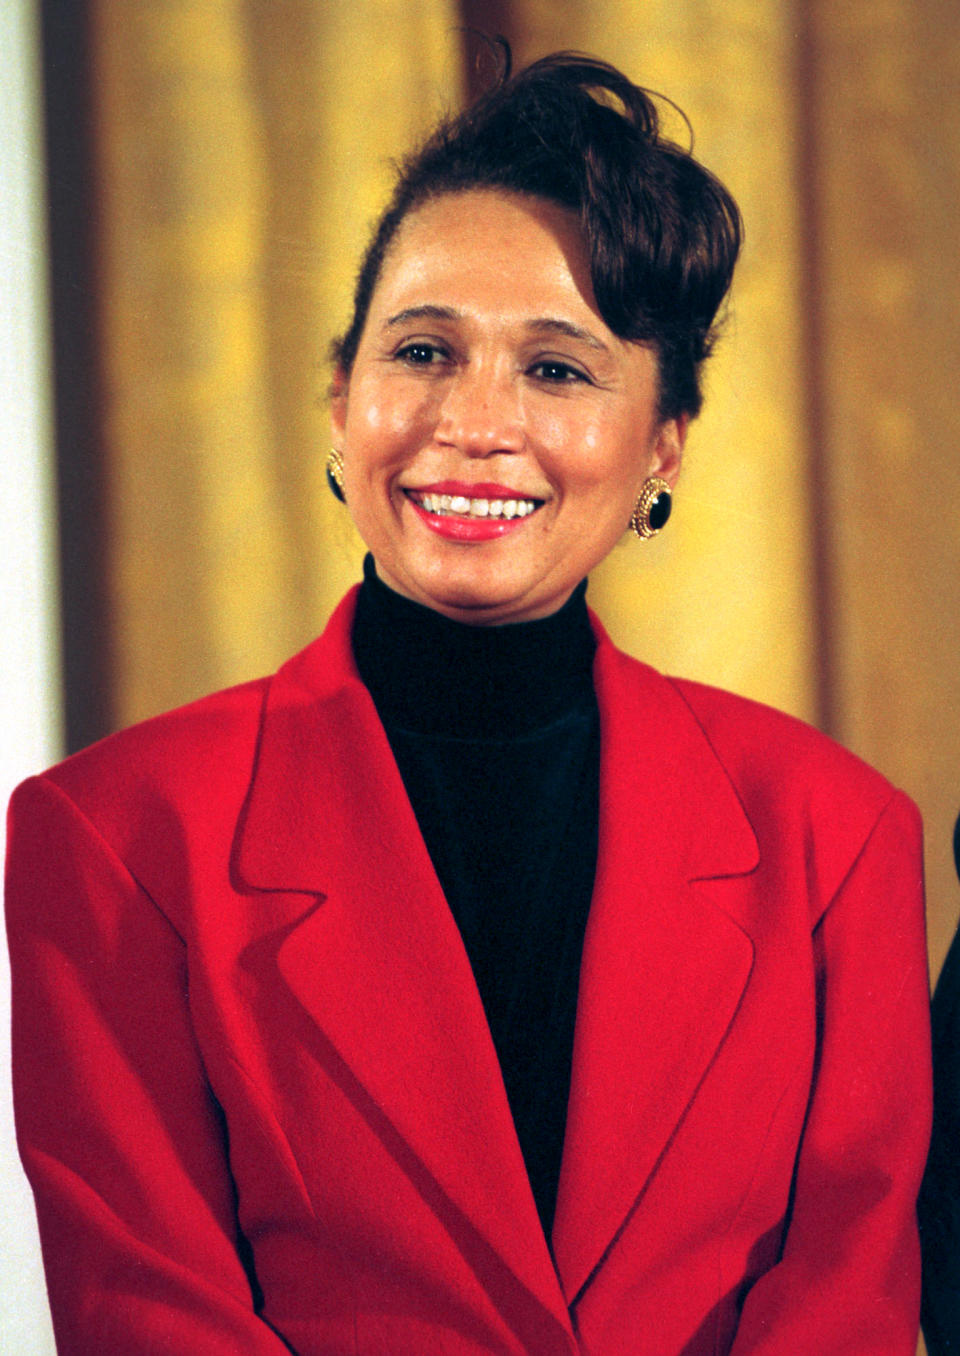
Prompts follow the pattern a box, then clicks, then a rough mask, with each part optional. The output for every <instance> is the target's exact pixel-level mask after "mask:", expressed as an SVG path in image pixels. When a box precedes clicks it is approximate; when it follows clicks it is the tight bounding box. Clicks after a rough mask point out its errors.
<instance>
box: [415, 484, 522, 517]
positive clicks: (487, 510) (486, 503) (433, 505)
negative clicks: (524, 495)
mask: <svg viewBox="0 0 960 1356" xmlns="http://www.w3.org/2000/svg"><path fill="white" fill-rule="evenodd" d="M406 495H407V498H408V499H411V500H412V501H413V503H415V504H417V505H419V507H420V508H422V509H424V510H426V512H427V513H433V514H437V515H439V516H441V517H454V518H506V519H508V520H509V519H511V518H526V517H528V516H529V515H530V514H531V513H534V512H536V510H537V509H538V508H539V507H540V504H541V502H542V501H541V500H537V499H468V498H467V497H466V495H462V494H422V493H419V492H418V491H416V490H407V491H406Z"/></svg>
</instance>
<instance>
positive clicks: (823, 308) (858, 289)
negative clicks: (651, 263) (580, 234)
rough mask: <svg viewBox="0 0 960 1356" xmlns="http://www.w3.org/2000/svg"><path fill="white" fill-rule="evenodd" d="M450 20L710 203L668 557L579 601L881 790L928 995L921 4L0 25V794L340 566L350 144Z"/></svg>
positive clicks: (933, 435) (945, 541)
mask: <svg viewBox="0 0 960 1356" xmlns="http://www.w3.org/2000/svg"><path fill="white" fill-rule="evenodd" d="M471 28H472V29H479V30H482V31H484V32H487V33H501V34H503V35H505V36H506V37H507V38H509V39H510V41H511V43H512V45H513V50H514V56H515V60H516V62H517V64H520V65H522V64H525V63H526V62H527V61H529V60H531V59H533V58H535V57H537V56H540V55H542V54H544V53H546V52H549V51H553V50H556V49H558V48H577V49H581V50H585V51H588V52H591V53H593V54H595V55H597V56H600V57H604V58H606V59H608V60H611V61H614V62H615V63H616V64H618V65H619V66H621V67H622V68H623V69H624V70H625V71H626V72H627V73H628V74H629V75H630V76H631V77H632V78H633V79H635V80H637V81H638V82H639V83H641V84H644V85H646V86H648V87H650V88H652V89H655V90H658V91H662V92H663V93H664V94H666V95H668V96H669V97H670V98H671V99H672V100H674V101H675V102H676V103H677V104H679V105H680V107H681V108H683V109H684V110H685V112H686V113H687V114H688V116H689V118H690V120H691V122H692V124H693V127H694V131H695V137H696V140H695V150H696V153H697V155H698V156H699V157H700V158H701V159H702V160H703V161H704V162H705V163H706V164H707V165H708V166H709V167H710V168H711V169H713V170H714V171H715V172H716V173H718V174H719V175H720V177H721V178H722V179H723V180H724V181H725V182H726V183H727V184H728V185H729V187H730V188H731V189H732V191H733V192H734V194H735V196H736V197H737V198H738V200H739V202H740V205H741V208H742V211H743V214H744V218H745V221H746V232H747V234H746V246H745V250H744V255H743V260H742V264H741V267H740V272H739V276H738V279H737V281H736V283H735V286H734V294H733V300H732V304H731V308H730V315H729V320H728V323H727V329H726V333H725V337H724V339H723V341H722V344H721V345H720V347H719V349H718V352H717V355H716V357H715V358H714V360H713V365H712V368H711V369H710V371H709V372H708V375H707V381H706V389H707V399H706V407H705V412H704V414H703V416H702V418H701V419H700V420H699V421H698V423H697V424H696V425H695V426H694V428H693V431H692V434H691V437H690V440H689V445H688V456H687V463H686V467H685V471H684V475H683V478H682V480H681V484H680V489H679V492H678V494H677V496H676V511H675V514H674V517H673V519H672V520H671V523H670V528H669V531H668V532H666V533H664V534H663V536H662V537H660V538H658V539H657V540H656V541H655V542H652V543H648V544H646V545H643V546H641V545H640V544H639V543H637V542H636V541H631V542H625V543H624V545H623V546H621V547H619V548H617V550H616V551H615V552H614V554H613V556H612V557H611V559H610V560H609V561H608V562H607V563H606V565H605V566H604V567H603V569H602V570H601V571H598V572H597V574H596V576H595V577H594V579H593V580H592V582H591V586H590V594H589V598H590V601H591V603H592V605H593V606H594V607H595V608H596V609H597V610H598V611H599V613H600V614H601V616H602V617H603V619H604V620H605V622H606V623H607V624H608V626H609V628H610V629H611V630H612V632H613V634H614V637H615V638H616V639H617V640H618V641H619V642H620V643H621V644H622V645H624V646H625V647H626V648H627V649H629V650H631V651H632V652H634V653H636V654H637V655H639V656H641V657H643V658H644V659H647V660H649V661H650V662H652V663H654V664H656V665H658V666H659V667H662V668H665V669H667V670H669V671H671V672H674V673H679V674H683V675H685V676H690V677H695V678H699V679H703V680H705V681H708V682H712V683H716V684H719V685H721V686H724V687H728V688H732V689H734V690H736V691H738V692H742V693H745V694H747V695H749V696H752V697H756V698H759V699H760V700H763V701H767V702H770V703H772V704H774V705H777V706H780V707H784V708H786V709H787V710H790V711H792V712H794V713H796V714H797V715H799V716H801V717H803V718H804V719H806V720H809V721H812V722H813V723H814V724H816V725H818V726H820V727H821V728H822V729H824V730H825V731H827V732H828V733H829V734H831V735H833V736H834V737H836V738H838V739H839V740H841V741H842V742H843V743H845V744H847V745H848V746H849V747H850V748H852V749H853V750H855V752H857V753H859V754H860V755H861V756H862V757H864V758H865V759H867V760H868V761H869V762H871V763H873V764H875V765H876V766H877V767H879V768H880V769H881V770H882V771H883V772H884V773H886V775H887V776H888V777H890V778H891V779H892V780H893V781H894V782H896V783H897V784H898V785H900V786H902V787H903V788H904V789H905V790H906V791H908V792H909V794H911V795H912V796H913V797H914V798H915V799H916V800H917V801H918V802H919V804H920V806H921V809H922V810H923V814H924V819H925V822H926V826H927V851H928V858H927V869H928V888H929V935H930V957H931V971H932V975H933V976H934V977H935V975H936V973H937V971H938V969H939V966H940V964H941V962H942V959H943V956H944V954H945V951H946V948H947V945H948V942H949V939H950V937H951V936H952V933H953V930H954V927H955V925H956V919H957V913H958V909H960V886H958V884H957V881H956V879H955V877H954V874H953V867H952V860H951V849H950V839H951V830H952V825H953V821H954V819H955V818H956V815H957V812H958V810H960V457H958V447H960V402H958V400H957V398H956V394H955V392H956V382H957V377H956V373H957V370H958V367H960V270H958V267H957V253H958V246H960V119H958V114H957V110H958V108H960V19H958V15H957V9H956V0H845V3H841V4H837V3H834V0H491V2H490V3H483V2H482V0H459V2H458V0H416V3H411V2H410V0H349V3H348V0H86V3H82V2H81V0H43V2H41V0H4V3H3V4H2V5H0V88H2V90H3V99H2V101H0V104H2V107H0V118H2V120H3V128H2V136H0V157H2V165H0V169H2V174H0V180H2V186H0V193H2V199H0V211H2V216H0V230H2V245H0V268H2V270H3V273H2V278H0V289H2V290H0V296H2V301H0V305H2V308H3V310H2V326H3V330H2V341H0V371H2V373H3V391H4V397H3V398H4V415H3V420H2V427H0V443H2V446H0V530H2V539H0V557H2V560H3V576H4V577H3V584H2V588H0V606H2V613H0V617H2V625H3V635H4V647H3V649H4V653H3V655H2V657H0V662H2V670H0V674H2V681H3V685H4V686H3V691H4V699H5V700H4V716H3V720H4V737H3V764H2V769H0V775H2V780H3V785H2V787H0V791H2V792H3V793H4V795H5V794H6V793H7V792H8V791H9V790H10V789H11V788H12V785H13V783H14V781H15V780H17V779H18V778H19V777H20V776H22V775H26V774H27V773H28V772H31V771H35V770H37V769H38V768H39V767H40V766H42V765H43V764H44V763H48V762H50V761H52V760H53V759H54V758H56V757H58V756H60V755H61V753H63V752H66V751H70V750H72V749H75V748H78V747H81V746H82V745H84V744H86V743H89V742H91V741H92V740H94V739H96V738H99V737H100V736H102V735H104V734H107V733H108V732H109V731H110V730H113V729H116V728H117V727H119V726H122V725H126V724H129V723H130V722H131V721H134V720H138V719H141V718H142V717H145V716H148V715H150V714H152V713H154V712H157V711H159V710H162V709H164V708H166V707H170V706H173V705H175V704H178V703H180V702H184V701H187V700H189V699H191V698H193V697H196V696H198V695H200V694H201V693H203V692H206V691H209V690H210V689H213V688H216V687H221V686H224V685H226V684H229V683H233V682H237V681H240V680H242V679H246V678H249V677H252V676H255V675H257V674H261V673H263V672H265V671H268V670H270V669H272V668H274V667H276V666H277V664H278V663H280V662H281V661H282V660H283V659H284V658H286V657H287V656H288V655H289V654H290V653H292V652H293V651H294V650H296V649H297V648H299V647H300V646H302V645H304V644H305V643H306V642H307V641H308V640H309V639H311V638H312V637H313V636H314V635H315V634H316V633H317V631H319V630H320V629H321V627H322V626H323V624H324V622H325V620H326V618H327V616H328V615H329V613H330V611H331V610H332V607H333V605H334V603H335V602H336V601H337V600H338V598H339V597H340V596H341V594H342V593H343V591H344V590H345V588H346V587H347V586H348V585H349V584H350V583H351V582H353V581H354V580H355V579H356V578H357V577H358V571H359V562H360V559H361V556H362V548H361V546H360V543H359V541H358V539H357V538H356V536H355V534H354V533H353V531H352V528H351V527H350V526H349V523H348V520H347V518H346V514H345V511H344V510H343V509H342V507H341V506H340V505H338V504H337V503H336V502H335V501H334V500H333V499H332V497H331V496H330V495H329V493H328V491H327V489H326V486H325V483H324V474H323V464H324V458H325V455H326V452H327V448H328V446H329V441H328V437H327V413H326V408H325V402H326V388H327V385H328V381H329V376H330V373H329V369H328V367H327V364H326V352H327V348H328V345H329V341H330V339H331V337H332V336H333V335H334V334H336V333H337V332H338V331H339V330H340V329H342V328H343V327H344V326H345V324H346V321H347V318H348V305H349V297H350V293H351V288H352V280H353V273H354V269H355V267H356V263H357V259H358V254H359V252H360V250H361V249H362V247H363V245H364V243H365V241H366V238H367V233H368V230H369V226H370V223H371V221H372V219H373V218H374V216H375V215H376V213H377V210H378V208H379V206H380V205H381V204H382V202H383V199H384V195H385V193H386V191H387V188H388V185H389V182H390V158H391V157H392V156H396V155H398V154H400V153H401V152H402V151H403V150H404V149H405V148H407V147H408V146H409V145H410V143H411V141H412V140H413V139H415V138H416V137H417V136H418V135H419V134H420V133H421V132H422V131H423V130H424V129H425V128H426V127H427V126H428V125H429V124H430V122H431V120H432V119H433V118H434V117H435V115H436V114H437V112H438V111H440V110H441V109H447V108H456V107H459V106H460V105H461V104H462V102H463V101H464V99H465V98H467V97H469V95H470V93H471V92H472V91H475V90H476V89H477V88H478V87H480V86H481V85H482V84H483V82H484V79H485V77H486V76H487V75H489V61H488V60H485V59H484V58H483V55H482V48H481V45H480V44H478V42H477V41H476V39H475V38H474V37H472V36H471V35H470V33H469V32H466V31H465V30H469V29H471ZM668 127H669V128H670V129H671V131H672V132H673V134H674V135H675V136H676V137H677V138H678V139H681V140H685V138H686V135H687V134H686V131H685V128H684V126H683V124H682V122H681V121H680V120H679V118H677V117H675V116H673V115H669V110H668ZM557 135H558V136H560V137H562V135H563V129H562V128H558V129H557ZM6 983H7V976H6V973H5V972H4V975H3V984H4V986H6ZM4 993H6V989H4ZM4 1001H6V999H4ZM4 1025H5V1023H4ZM5 1082H6V1080H5ZM2 1133H3V1162H2V1173H0V1229H2V1231H3V1238H2V1240H0V1252H2V1254H3V1256H4V1258H5V1265H4V1267H3V1269H2V1272H3V1274H2V1276H0V1285H2V1287H3V1293H2V1297H0V1334H2V1340H0V1347H2V1348H3V1350H10V1351H11V1352H12V1351H17V1352H24V1353H31V1354H33V1353H36V1354H37V1356H44V1354H45V1353H48V1352H52V1350H53V1346H52V1338H51V1337H50V1334H49V1326H48V1321H47V1319H46V1315H45V1306H44V1300H43V1291H42V1279H41V1274H40V1269H39V1263H38V1260H37V1251H36V1245H35V1242H34V1231H33V1221H32V1207H31V1205H30V1202H29V1198H28V1194H27V1191H26V1188H25V1186H24V1184H23V1183H22V1182H21V1180H20V1175H19V1172H18V1169H17V1166H16V1163H15V1159H14V1150H13V1139H12V1128H11V1124H10V1114H9V1107H8V1104H7V1103H6V1102H5V1103H4V1110H3V1123H2ZM8 1344H9V1345H8Z"/></svg>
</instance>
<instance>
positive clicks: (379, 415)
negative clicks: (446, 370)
mask: <svg viewBox="0 0 960 1356" xmlns="http://www.w3.org/2000/svg"><path fill="white" fill-rule="evenodd" d="M358 395H359V397H360V398H359V399H357V400H356V401H355V402H353V403H352V404H351V407H350V408H349V409H348V411H347V423H346V438H347V448H346V450H347V452H348V453H349V452H350V450H351V447H352V448H354V449H355V450H356V451H357V452H358V453H359V454H360V455H362V456H363V457H364V459H365V460H367V461H369V462H370V463H371V464H374V463H376V462H381V461H383V462H387V461H390V460H391V459H392V457H393V456H394V455H395V454H396V453H397V452H398V451H399V450H402V449H407V448H409V446H410V444H411V443H413V442H416V440H417V439H418V438H422V437H423V435H424V430H425V429H426V428H427V427H428V426H429V411H428V410H426V409H425V408H424V405H425V402H424V401H423V399H422V398H414V399H411V398H410V397H409V396H406V397H405V396H404V395H403V393H402V392H397V393H396V394H394V395H390V394H387V393H384V392H381V391H378V392H376V393H370V394H365V393H364V392H362V391H361V392H359V393H358Z"/></svg>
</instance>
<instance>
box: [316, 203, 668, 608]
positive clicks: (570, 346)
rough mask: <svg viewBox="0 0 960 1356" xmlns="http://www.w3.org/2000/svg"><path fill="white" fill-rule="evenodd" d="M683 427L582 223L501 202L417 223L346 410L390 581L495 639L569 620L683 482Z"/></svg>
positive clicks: (365, 506) (356, 366) (387, 282)
mask: <svg viewBox="0 0 960 1356" xmlns="http://www.w3.org/2000/svg"><path fill="white" fill-rule="evenodd" d="M505 242H509V245H508V247H506V248H505ZM685 428H686V418H685V416H682V415H681V416H675V417H672V418H669V419H663V420H661V419H660V417H659V386H658V380H657V360H656V356H655V354H654V352H653V350H652V348H651V347H650V346H649V345H646V344H641V343H632V342H630V341H629V340H625V339H622V338H620V337H619V336H618V335H616V334H614V333H613V332H612V331H611V330H610V329H609V328H608V326H607V324H606V323H605V321H604V320H603V318H602V316H601V315H600V313H599V311H598V309H597V303H596V299H595V297H594V294H593V285H592V282H591V278H590V267H589V259H588V256H587V251H586V247H585V245H584V242H583V238H582V235H581V232H580V228H579V226H578V223H577V219H576V217H575V215H574V214H573V212H572V211H570V210H569V209H567V208H564V207H561V206H559V205H557V204H556V203H552V202H545V201H543V200H542V199H539V198H531V197H522V196H520V195H518V194H511V193H503V192H491V191H489V190H479V191H478V190H473V191H465V192H462V193H457V194H446V195H444V196H442V197H439V198H435V199H433V200H432V201H429V202H427V203H425V204H424V205H423V206H421V207H419V208H418V209H417V210H416V211H413V212H411V213H410V215H408V216H407V217H406V218H405V219H404V221H403V224H402V225H401V227H400V228H399V230H398V232H397V234H396V236H395V237H394V239H393V241H392V242H391V246H390V249H389V251H388V253H387V255H386V258H385V259H384V263H383V269H382V273H381V276H380V280H379V283H378V285H377V288H376V291H375V293H374V295H373V299H372V302H371V306H370V310H369V313H368V316H367V322H366V325H365V327H364V331H363V335H362V337H361V339H360V342H359V344H358V347H357V353H356V357H355V358H354V361H353V365H352V368H351V371H350V373H349V376H348V375H347V374H346V373H345V372H344V371H342V370H341V371H340V372H339V373H338V377H337V384H336V391H335V395H334V400H333V431H334V439H335V442H336V443H337V445H338V448H339V449H340V450H341V453H342V456H343V461H344V491H345V494H346V499H347V503H348V504H349V506H350V511H351V513H352V515H353V518H354V521H355V522H356V524H357V527H358V528H359V530H360V533H361V535H362V537H363V539H364V541H366V543H367V545H368V546H369V547H370V549H371V551H372V552H373V556H374V559H375V560H376V562H377V570H378V573H379V575H380V578H381V579H382V580H383V581H384V583H386V584H388V585H389V586H390V587H391V588H393V589H395V590H396V591H397V592H398V593H402V594H404V595H405V596H406V597H408V598H412V599H414V600H415V601H417V602H419V603H424V604H426V605H427V606H429V607H433V608H435V609H436V610H437V611H439V612H442V613H443V614H444V615H445V616H448V617H453V618H456V619H457V620H460V621H473V622H477V623H483V624H487V625H491V624H494V623H501V622H514V621H529V620H531V619H534V618H537V617H543V616H547V615H549V614H550V613H551V612H556V611H557V610H558V608H560V607H561V606H562V605H563V604H564V603H565V602H566V601H567V599H568V598H569V597H570V594H571V593H572V592H573V590H574V588H575V587H576V585H577V584H578V583H579V582H580V580H581V579H582V578H583V577H584V576H585V575H586V574H588V573H589V571H590V570H591V569H592V568H593V566H594V565H596V564H597V563H598V562H599V561H600V560H602V559H603V558H604V556H606V555H607V553H608V552H609V551H610V550H611V549H612V547H613V546H614V544H615V543H616V542H617V541H618V540H619V538H620V537H621V536H622V535H623V533H624V530H625V528H626V526H627V524H628V523H629V521H630V515H631V511H632V509H633V506H634V504H635V503H636V500H637V497H638V495H639V493H640V490H641V487H642V485H643V483H644V481H645V480H646V479H647V478H648V477H649V476H652V475H656V476H659V477H662V478H663V479H664V480H665V481H666V483H667V484H668V485H672V484H673V482H674V481H675V480H676V477H677V474H678V473H679V470H680V454H681V450H682V447H683V435H684V431H685Z"/></svg>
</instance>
